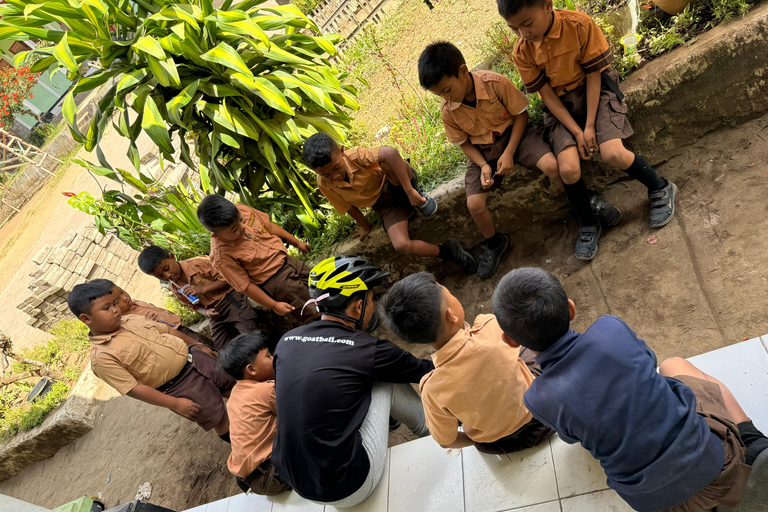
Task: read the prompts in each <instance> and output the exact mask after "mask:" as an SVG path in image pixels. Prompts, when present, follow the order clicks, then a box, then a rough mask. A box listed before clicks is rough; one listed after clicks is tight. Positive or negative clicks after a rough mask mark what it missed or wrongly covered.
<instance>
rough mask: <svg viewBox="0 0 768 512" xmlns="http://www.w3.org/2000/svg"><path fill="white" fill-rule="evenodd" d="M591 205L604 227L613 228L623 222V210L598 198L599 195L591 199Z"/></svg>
mask: <svg viewBox="0 0 768 512" xmlns="http://www.w3.org/2000/svg"><path fill="white" fill-rule="evenodd" d="M589 205H590V206H591V207H592V213H594V214H595V217H597V220H599V221H600V223H601V224H603V225H604V226H607V227H609V228H612V227H613V226H615V225H616V224H618V223H619V221H620V220H621V210H619V209H618V208H616V207H615V206H613V205H612V204H610V203H606V202H605V201H603V200H602V199H600V198H599V197H597V194H594V195H592V197H590V198H589Z"/></svg>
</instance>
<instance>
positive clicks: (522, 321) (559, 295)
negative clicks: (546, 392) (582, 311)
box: [493, 267, 571, 352]
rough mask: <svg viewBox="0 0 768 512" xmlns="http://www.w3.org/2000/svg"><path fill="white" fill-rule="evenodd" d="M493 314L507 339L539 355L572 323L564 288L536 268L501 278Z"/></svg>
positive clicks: (565, 331) (550, 276)
mask: <svg viewBox="0 0 768 512" xmlns="http://www.w3.org/2000/svg"><path fill="white" fill-rule="evenodd" d="M493 312H494V313H495V314H496V319H497V320H498V321H499V325H500V326H501V329H502V330H503V331H504V332H505V333H506V334H507V336H509V337H510V338H512V340H513V341H515V342H517V343H519V344H520V345H522V346H524V347H527V348H529V349H531V350H533V351H535V352H542V351H544V350H546V349H548V348H549V347H551V346H552V345H553V344H554V343H555V342H556V341H557V340H559V339H560V338H561V337H562V336H563V335H564V334H565V333H567V332H568V329H570V324H571V318H570V313H569V310H568V297H567V296H566V295H565V290H564V289H563V285H561V284H560V281H558V280H557V278H556V277H554V276H553V275H551V274H550V273H548V272H546V271H544V270H542V269H540V268H534V267H523V268H518V269H516V270H513V271H511V272H509V273H508V274H507V275H505V276H504V277H503V278H502V279H501V281H500V282H499V284H498V285H497V286H496V291H495V292H494V293H493Z"/></svg>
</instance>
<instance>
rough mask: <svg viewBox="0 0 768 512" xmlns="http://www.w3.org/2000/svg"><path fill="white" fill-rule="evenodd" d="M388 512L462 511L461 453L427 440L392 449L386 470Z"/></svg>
mask: <svg viewBox="0 0 768 512" xmlns="http://www.w3.org/2000/svg"><path fill="white" fill-rule="evenodd" d="M389 473H390V475H389V512H411V511H416V510H418V511H419V512H432V511H434V512H454V511H456V512H463V511H464V493H463V486H462V476H461V454H460V453H459V452H458V450H452V451H451V452H448V450H445V449H443V448H442V447H440V445H439V444H437V443H436V442H435V440H434V439H432V438H431V437H424V438H422V439H418V440H416V441H411V442H410V443H405V444H401V445H398V446H394V447H393V448H392V450H391V457H390V470H389Z"/></svg>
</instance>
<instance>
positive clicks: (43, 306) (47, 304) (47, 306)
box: [40, 302, 53, 313]
mask: <svg viewBox="0 0 768 512" xmlns="http://www.w3.org/2000/svg"><path fill="white" fill-rule="evenodd" d="M52 309H53V304H51V303H50V302H43V303H42V304H41V305H40V311H42V312H43V313H48V312H49V311H50V310H52Z"/></svg>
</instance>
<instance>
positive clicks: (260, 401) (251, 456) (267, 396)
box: [227, 380, 277, 478]
mask: <svg viewBox="0 0 768 512" xmlns="http://www.w3.org/2000/svg"><path fill="white" fill-rule="evenodd" d="M227 413H229V435H230V440H231V441H232V453H231V454H230V456H229V460H227V467H228V468H229V471H230V473H232V474H233V475H235V476H239V477H240V478H245V477H247V476H248V475H250V474H251V473H252V472H253V471H254V470H255V469H256V468H257V467H258V466H259V465H260V464H261V463H262V462H264V461H265V460H267V459H269V458H270V457H271V456H272V442H273V441H274V440H275V432H277V404H276V403H275V381H273V380H269V381H266V382H258V381H255V380H239V381H237V384H235V387H234V388H232V394H231V395H230V397H229V400H228V401H227Z"/></svg>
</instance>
